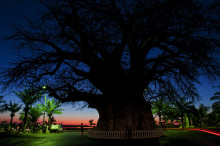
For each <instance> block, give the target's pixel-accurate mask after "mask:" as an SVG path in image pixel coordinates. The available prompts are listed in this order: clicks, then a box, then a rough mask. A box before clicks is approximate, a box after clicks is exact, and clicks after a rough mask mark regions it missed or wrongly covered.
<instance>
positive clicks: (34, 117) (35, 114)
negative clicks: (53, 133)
mask: <svg viewBox="0 0 220 146" xmlns="http://www.w3.org/2000/svg"><path fill="white" fill-rule="evenodd" d="M42 111H43V110H42V108H40V106H39V105H37V106H35V107H30V111H29V112H28V115H29V118H30V121H31V122H32V124H35V125H36V123H37V121H38V120H39V118H40V116H41V115H42V114H43V113H42Z"/></svg>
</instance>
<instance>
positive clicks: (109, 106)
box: [97, 101, 155, 131]
mask: <svg viewBox="0 0 220 146" xmlns="http://www.w3.org/2000/svg"><path fill="white" fill-rule="evenodd" d="M98 112H99V120H98V123H97V130H101V131H114V130H115V131H128V130H154V129H155V122H154V119H153V115H152V112H151V106H150V104H149V103H147V102H146V101H144V102H137V101H130V102H128V101H123V103H121V102H116V101H115V102H114V101H113V102H107V103H106V104H104V105H103V106H102V107H99V108H98Z"/></svg>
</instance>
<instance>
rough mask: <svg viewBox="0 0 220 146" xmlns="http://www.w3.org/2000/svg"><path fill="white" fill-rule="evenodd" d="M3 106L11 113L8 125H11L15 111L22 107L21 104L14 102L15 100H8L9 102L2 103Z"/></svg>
mask: <svg viewBox="0 0 220 146" xmlns="http://www.w3.org/2000/svg"><path fill="white" fill-rule="evenodd" d="M4 107H5V109H6V110H7V111H9V112H10V113H11V114H10V117H11V120H10V126H12V121H13V118H14V116H15V113H17V112H18V111H19V110H20V109H21V108H22V105H19V104H18V103H15V102H14V103H12V101H10V102H9V104H4Z"/></svg>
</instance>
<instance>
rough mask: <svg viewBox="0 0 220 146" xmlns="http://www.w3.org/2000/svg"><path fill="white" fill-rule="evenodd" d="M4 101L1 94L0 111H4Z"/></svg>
mask: <svg viewBox="0 0 220 146" xmlns="http://www.w3.org/2000/svg"><path fill="white" fill-rule="evenodd" d="M4 103H5V101H4V100H3V96H0V112H4V111H5V110H6V109H5V108H4Z"/></svg>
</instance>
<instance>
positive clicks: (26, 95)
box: [14, 89, 42, 132]
mask: <svg viewBox="0 0 220 146" xmlns="http://www.w3.org/2000/svg"><path fill="white" fill-rule="evenodd" d="M14 93H15V94H16V95H17V96H18V97H19V99H21V101H22V102H23V103H24V104H25V107H24V121H23V122H24V126H23V132H25V129H26V126H27V124H26V123H27V116H28V112H29V110H30V106H31V105H32V104H34V103H35V102H36V101H37V100H39V99H40V98H41V97H42V94H38V92H36V91H35V90H32V89H25V90H24V91H19V92H14Z"/></svg>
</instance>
